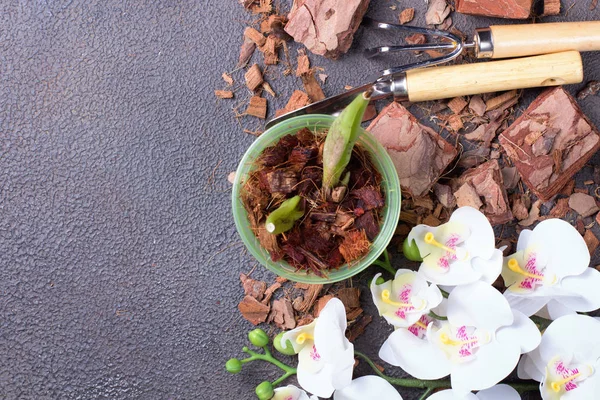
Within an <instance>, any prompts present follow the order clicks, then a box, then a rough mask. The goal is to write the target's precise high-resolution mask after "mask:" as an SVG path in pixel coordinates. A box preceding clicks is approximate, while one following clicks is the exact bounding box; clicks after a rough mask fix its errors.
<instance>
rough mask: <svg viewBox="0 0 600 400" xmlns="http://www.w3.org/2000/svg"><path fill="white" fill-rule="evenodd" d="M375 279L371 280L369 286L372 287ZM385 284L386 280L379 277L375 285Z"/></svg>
mask: <svg viewBox="0 0 600 400" xmlns="http://www.w3.org/2000/svg"><path fill="white" fill-rule="evenodd" d="M373 278H375V277H373ZM373 278H371V281H370V282H369V286H371V285H372V284H373ZM383 283H385V279H383V276H378V277H377V280H376V281H375V284H376V285H381V284H383Z"/></svg>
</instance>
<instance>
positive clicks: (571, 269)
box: [529, 218, 590, 278]
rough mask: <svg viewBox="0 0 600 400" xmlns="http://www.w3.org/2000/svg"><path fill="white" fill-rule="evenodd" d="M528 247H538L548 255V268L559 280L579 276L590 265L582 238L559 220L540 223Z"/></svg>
mask: <svg viewBox="0 0 600 400" xmlns="http://www.w3.org/2000/svg"><path fill="white" fill-rule="evenodd" d="M529 245H534V246H540V248H541V249H542V251H543V253H545V254H547V255H548V259H549V263H548V268H549V269H550V270H551V271H552V272H554V273H555V274H556V275H557V276H558V277H559V278H562V277H565V276H570V275H579V274H581V273H583V272H584V271H585V269H586V268H587V267H588V266H589V264H590V252H589V251H588V248H587V246H586V244H585V241H584V240H583V237H582V236H581V235H580V234H579V232H577V229H575V228H574V227H573V226H572V225H571V224H570V223H568V222H566V221H563V220H561V219H557V218H552V219H547V220H545V221H542V222H540V223H539V224H538V225H537V226H536V227H535V229H534V230H533V232H532V234H531V236H530V238H529ZM565 250H566V251H565Z"/></svg>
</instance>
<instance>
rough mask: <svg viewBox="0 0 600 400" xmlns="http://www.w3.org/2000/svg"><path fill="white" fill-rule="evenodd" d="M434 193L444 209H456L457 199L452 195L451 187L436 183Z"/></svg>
mask: <svg viewBox="0 0 600 400" xmlns="http://www.w3.org/2000/svg"><path fill="white" fill-rule="evenodd" d="M433 193H434V194H435V197H436V198H437V199H438V201H439V202H440V204H441V205H443V206H444V207H446V208H448V209H452V208H454V207H456V198H455V197H454V195H453V194H452V189H451V188H450V186H447V185H442V184H440V183H436V184H435V185H434V186H433Z"/></svg>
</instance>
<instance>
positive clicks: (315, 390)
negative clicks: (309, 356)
mask: <svg viewBox="0 0 600 400" xmlns="http://www.w3.org/2000/svg"><path fill="white" fill-rule="evenodd" d="M333 374H334V371H333V366H332V365H331V364H328V365H325V367H324V368H323V369H321V370H320V371H319V372H317V373H315V374H312V373H310V372H308V371H306V370H304V369H302V368H300V365H298V372H297V375H296V378H297V379H298V383H299V384H300V386H302V389H304V390H306V391H307V392H310V393H312V394H314V395H317V396H319V397H324V398H329V397H331V394H332V393H333V391H334V390H335V388H334V387H333V385H332V384H331V382H332V381H333Z"/></svg>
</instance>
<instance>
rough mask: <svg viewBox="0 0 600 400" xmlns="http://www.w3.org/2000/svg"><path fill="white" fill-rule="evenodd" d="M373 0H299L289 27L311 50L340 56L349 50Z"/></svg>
mask: <svg viewBox="0 0 600 400" xmlns="http://www.w3.org/2000/svg"><path fill="white" fill-rule="evenodd" d="M368 6H369V0H297V1H295V2H294V5H293V6H292V10H291V11H290V13H289V15H288V23H287V24H286V26H285V31H286V32H287V33H289V34H290V35H291V36H292V37H293V38H294V40H295V41H296V42H300V43H303V44H304V45H305V46H306V47H307V48H308V50H310V51H311V52H313V53H315V54H318V55H321V56H325V57H329V58H338V57H339V56H340V55H341V54H343V53H345V52H346V51H348V49H349V48H350V45H351V44H352V40H353V39H354V32H356V30H357V29H358V26H359V25H360V22H361V21H362V18H363V16H364V15H365V12H366V11H367V7H368Z"/></svg>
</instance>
